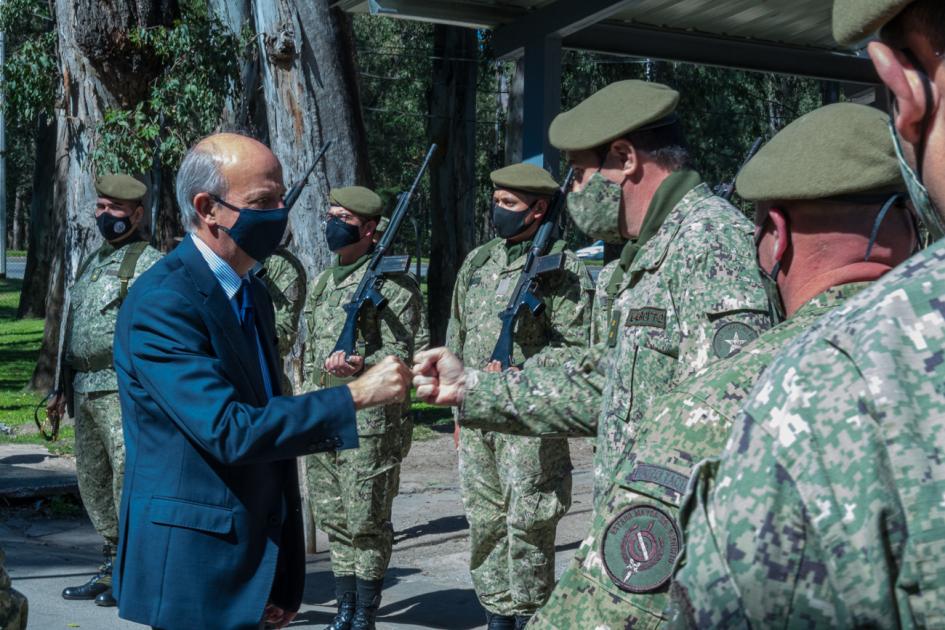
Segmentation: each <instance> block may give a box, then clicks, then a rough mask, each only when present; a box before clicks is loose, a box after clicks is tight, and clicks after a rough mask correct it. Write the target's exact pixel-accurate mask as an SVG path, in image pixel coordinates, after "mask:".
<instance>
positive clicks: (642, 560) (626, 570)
mask: <svg viewBox="0 0 945 630" xmlns="http://www.w3.org/2000/svg"><path fill="white" fill-rule="evenodd" d="M680 538H681V536H680V535H679V527H677V526H676V521H675V519H673V518H672V517H671V516H669V515H668V514H667V513H666V512H664V511H663V510H661V509H660V508H658V507H655V506H652V505H633V506H631V507H629V508H627V509H626V510H624V511H623V512H621V513H620V515H619V516H617V517H616V518H614V519H613V520H612V521H611V522H610V523H608V525H607V528H606V529H605V530H604V540H603V542H602V543H601V554H600V555H601V557H602V558H603V559H604V568H605V569H606V570H607V575H609V576H610V579H611V580H613V581H614V584H616V585H617V586H619V587H620V588H621V589H622V590H625V591H630V592H631V593H647V592H649V591H653V590H656V589H658V588H659V587H661V586H663V585H664V584H666V582H667V580H669V577H670V575H671V574H672V572H673V563H674V562H675V561H676V556H677V555H678V554H679V540H680Z"/></svg>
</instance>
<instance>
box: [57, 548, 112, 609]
mask: <svg viewBox="0 0 945 630" xmlns="http://www.w3.org/2000/svg"><path fill="white" fill-rule="evenodd" d="M102 553H103V554H104V555H105V561H104V562H103V563H102V566H100V567H99V568H98V573H96V574H95V575H93V576H92V579H90V580H89V581H88V582H86V583H85V584H81V585H79V586H68V587H66V588H64V589H62V598H63V599H95V598H96V597H98V596H99V595H101V594H102V593H104V592H105V591H109V592H111V590H112V557H113V555H114V551H113V549H112V546H111V545H109V544H107V543H106V545H105V547H103V548H102Z"/></svg>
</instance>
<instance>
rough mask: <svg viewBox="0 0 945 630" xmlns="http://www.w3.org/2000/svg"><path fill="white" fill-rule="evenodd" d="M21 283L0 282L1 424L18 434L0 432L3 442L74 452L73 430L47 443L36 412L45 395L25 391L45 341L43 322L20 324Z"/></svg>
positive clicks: (62, 433) (27, 320)
mask: <svg viewBox="0 0 945 630" xmlns="http://www.w3.org/2000/svg"><path fill="white" fill-rule="evenodd" d="M21 284H22V283H21V281H19V280H0V423H3V424H4V425H6V426H8V427H10V428H11V429H13V430H14V431H15V432H16V435H15V436H10V435H6V434H4V433H0V443H7V444H8V443H11V442H15V443H21V444H23V443H30V444H47V445H48V446H49V447H50V451H53V452H57V453H63V452H66V453H71V452H72V446H73V443H74V434H73V432H72V427H63V428H62V431H60V437H59V441H58V442H54V443H48V442H46V441H45V440H43V438H42V436H41V435H39V433H38V432H37V431H36V426H35V424H34V423H33V410H34V409H35V408H36V405H37V404H39V402H40V400H42V398H43V396H42V395H40V394H38V393H35V392H31V391H28V390H27V389H26V385H27V383H29V380H30V376H32V374H33V368H35V367H36V357H37V356H38V355H39V346H40V344H41V343H42V340H43V320H41V319H22V320H19V321H17V320H16V319H15V317H16V307H17V303H18V302H19V299H20V286H21Z"/></svg>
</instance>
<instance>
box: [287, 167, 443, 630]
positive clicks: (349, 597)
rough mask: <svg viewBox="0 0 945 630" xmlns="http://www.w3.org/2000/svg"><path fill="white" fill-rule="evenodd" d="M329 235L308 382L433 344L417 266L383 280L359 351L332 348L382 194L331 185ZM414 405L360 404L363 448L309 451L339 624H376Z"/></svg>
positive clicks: (312, 315)
mask: <svg viewBox="0 0 945 630" xmlns="http://www.w3.org/2000/svg"><path fill="white" fill-rule="evenodd" d="M330 201H331V208H330V209H329V213H328V222H327V226H326V239H327V242H328V246H329V248H331V250H332V251H333V252H335V253H336V254H338V263H337V264H336V265H335V266H333V267H329V268H328V269H326V270H325V271H323V272H322V273H321V274H320V275H319V276H318V277H317V278H316V279H315V281H314V283H313V285H312V290H311V291H310V292H309V295H308V298H307V299H306V303H305V320H306V326H307V328H308V340H307V342H306V348H305V357H304V360H305V366H304V380H305V387H306V388H308V389H309V390H311V389H317V388H321V387H331V386H334V385H339V384H341V383H345V382H348V381H350V380H352V378H353V377H354V376H355V375H356V374H358V373H360V372H361V371H362V370H363V369H364V368H365V366H370V365H371V364H372V362H373V361H375V360H376V359H380V358H382V357H385V356H387V355H391V354H392V355H395V356H397V357H399V358H401V359H403V360H408V359H409V357H411V356H412V355H413V353H414V351H415V350H416V349H417V348H421V347H423V346H425V345H426V337H427V332H426V330H425V329H422V328H421V325H422V323H423V322H424V321H425V320H424V319H423V317H422V310H423V298H422V295H421V293H420V287H419V284H418V282H417V279H416V278H414V277H413V275H412V274H406V275H404V276H401V277H392V278H390V279H388V280H387V282H386V283H385V284H384V287H383V291H382V292H383V294H384V296H385V297H386V298H387V300H388V302H387V305H386V306H385V307H384V308H383V309H382V310H380V311H375V310H374V309H373V307H371V306H369V307H368V310H366V311H362V314H361V317H360V319H359V320H358V339H357V348H356V354H355V355H352V356H350V357H347V358H345V357H344V356H343V354H344V353H343V352H338V353H335V354H332V350H333V349H334V347H335V343H336V342H337V341H338V337H339V335H340V334H341V329H342V327H343V326H344V323H345V318H346V313H345V311H344V310H343V308H342V307H343V305H344V304H346V303H347V302H348V301H349V300H350V299H351V296H352V293H353V292H354V291H355V289H356V288H357V286H358V283H359V282H360V281H361V278H362V277H363V275H364V272H365V266H366V263H367V262H368V260H369V259H370V253H371V251H372V249H373V244H374V243H373V238H372V237H373V235H374V229H375V227H376V226H377V223H378V218H379V216H380V214H381V211H382V203H381V199H380V197H378V196H377V195H376V194H375V193H374V192H372V191H370V190H368V189H366V188H362V187H359V186H352V187H348V188H339V189H335V190H332V191H331V193H330ZM408 410H409V405H408V404H407V403H400V404H394V405H388V406H386V407H377V408H374V409H368V410H362V411H359V412H358V436H359V439H360V446H359V447H358V448H357V449H353V450H347V451H340V452H337V453H335V452H332V453H318V454H315V455H309V456H308V457H306V462H305V463H306V470H307V479H308V490H309V493H310V497H309V501H310V503H311V505H312V506H313V510H314V512H315V522H316V524H317V525H318V527H319V528H320V529H322V530H323V531H325V532H327V533H328V539H329V545H330V549H331V564H332V573H333V574H334V576H335V590H336V593H337V596H338V615H337V616H336V617H335V619H334V621H333V623H332V624H331V626H329V628H331V629H332V630H347V629H348V628H352V629H354V630H365V629H368V628H374V618H375V615H376V613H377V608H378V606H379V605H380V599H381V589H382V586H383V582H384V573H385V572H386V571H387V565H388V563H389V562H390V556H391V547H392V544H393V527H392V525H391V522H390V518H391V507H392V504H393V500H394V497H395V496H396V495H397V490H398V482H399V478H400V477H399V472H400V463H401V461H402V459H403V456H404V436H403V433H404V430H405V429H404V425H405V424H407V422H408V420H407V415H408Z"/></svg>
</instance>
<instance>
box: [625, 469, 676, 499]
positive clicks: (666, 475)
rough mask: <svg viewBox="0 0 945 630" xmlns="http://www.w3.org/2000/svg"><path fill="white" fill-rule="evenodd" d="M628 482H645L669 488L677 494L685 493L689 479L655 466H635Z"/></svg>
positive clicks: (670, 470) (673, 471)
mask: <svg viewBox="0 0 945 630" xmlns="http://www.w3.org/2000/svg"><path fill="white" fill-rule="evenodd" d="M628 481H646V482H649V483H655V484H657V485H659V486H663V487H664V488H669V489H670V490H672V491H673V492H676V493H678V494H685V493H686V485H687V484H688V483H689V477H687V476H686V475H683V474H681V473H678V472H676V471H675V470H672V469H670V468H665V467H663V466H656V465H655V464H637V465H636V466H634V467H633V471H632V472H631V473H630V476H629V478H628Z"/></svg>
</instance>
